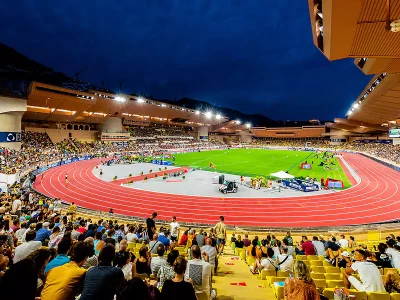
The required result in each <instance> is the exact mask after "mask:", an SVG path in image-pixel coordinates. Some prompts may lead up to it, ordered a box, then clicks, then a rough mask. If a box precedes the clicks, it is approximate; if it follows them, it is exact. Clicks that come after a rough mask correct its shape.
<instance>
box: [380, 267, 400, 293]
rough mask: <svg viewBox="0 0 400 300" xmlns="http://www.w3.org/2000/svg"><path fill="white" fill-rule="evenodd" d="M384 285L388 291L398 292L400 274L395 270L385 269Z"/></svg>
mask: <svg viewBox="0 0 400 300" xmlns="http://www.w3.org/2000/svg"><path fill="white" fill-rule="evenodd" d="M384 285H385V289H386V291H387V292H388V293H400V276H399V274H398V273H397V271H393V270H389V271H387V273H386V277H385V283H384Z"/></svg>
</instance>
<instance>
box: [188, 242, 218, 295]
mask: <svg viewBox="0 0 400 300" xmlns="http://www.w3.org/2000/svg"><path fill="white" fill-rule="evenodd" d="M191 252H192V255H191V256H192V259H191V260H189V261H188V264H187V268H186V272H185V280H186V281H188V280H189V278H190V279H192V281H193V286H194V289H195V291H196V292H204V293H206V294H207V298H208V299H214V298H215V296H216V293H215V291H213V290H212V289H211V286H212V283H211V273H212V266H211V264H210V263H209V262H208V255H207V253H205V252H204V253H203V255H202V254H201V251H200V248H199V246H197V245H194V246H192V247H191ZM202 256H203V260H202V259H201V257H202Z"/></svg>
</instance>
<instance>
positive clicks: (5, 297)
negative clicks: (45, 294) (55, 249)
mask: <svg viewBox="0 0 400 300" xmlns="http://www.w3.org/2000/svg"><path fill="white" fill-rule="evenodd" d="M50 258H51V251H50V250H49V249H39V250H36V251H35V252H32V253H31V254H30V255H29V256H28V257H27V258H25V259H23V260H20V261H19V262H17V263H16V264H13V265H12V266H11V267H10V269H9V270H8V271H7V272H6V273H5V274H4V275H3V277H2V278H1V279H0V291H1V300H16V299H24V300H25V299H26V300H34V299H35V296H39V294H40V290H41V288H42V285H43V279H44V274H43V273H44V272H43V271H44V269H45V268H46V265H47V263H48V262H49V260H50ZM21 283H23V286H21Z"/></svg>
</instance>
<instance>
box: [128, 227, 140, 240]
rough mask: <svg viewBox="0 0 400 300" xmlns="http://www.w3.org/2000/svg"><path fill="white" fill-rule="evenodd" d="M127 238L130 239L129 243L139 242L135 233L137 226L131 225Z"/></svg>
mask: <svg viewBox="0 0 400 300" xmlns="http://www.w3.org/2000/svg"><path fill="white" fill-rule="evenodd" d="M126 240H127V241H128V243H132V242H133V243H137V242H139V238H138V236H137V235H136V233H135V227H133V226H129V229H128V234H127V235H126Z"/></svg>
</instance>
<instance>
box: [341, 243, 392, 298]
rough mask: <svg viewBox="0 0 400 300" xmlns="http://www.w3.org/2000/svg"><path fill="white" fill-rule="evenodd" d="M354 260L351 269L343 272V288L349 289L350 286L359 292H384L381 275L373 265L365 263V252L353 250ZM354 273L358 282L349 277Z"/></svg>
mask: <svg viewBox="0 0 400 300" xmlns="http://www.w3.org/2000/svg"><path fill="white" fill-rule="evenodd" d="M354 260H355V261H356V262H354V263H353V264H352V265H351V267H347V268H346V269H344V270H343V282H344V285H345V287H346V288H350V285H351V284H352V285H353V286H354V287H355V288H356V290H357V291H360V292H385V287H384V285H383V280H382V276H381V273H380V272H379V269H378V267H377V266H376V265H375V264H374V263H372V262H369V261H367V252H365V251H364V250H361V249H359V250H355V251H354ZM356 271H357V272H358V275H359V276H360V280H358V279H357V278H355V277H354V276H352V275H351V274H353V273H354V272H356Z"/></svg>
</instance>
